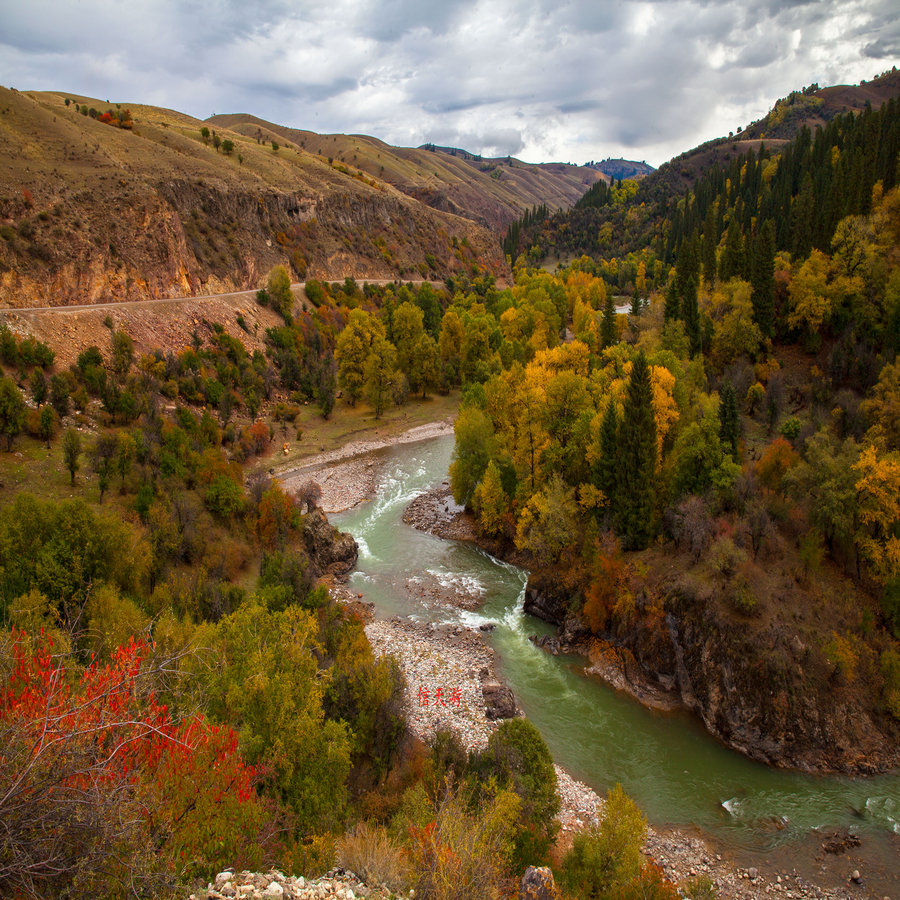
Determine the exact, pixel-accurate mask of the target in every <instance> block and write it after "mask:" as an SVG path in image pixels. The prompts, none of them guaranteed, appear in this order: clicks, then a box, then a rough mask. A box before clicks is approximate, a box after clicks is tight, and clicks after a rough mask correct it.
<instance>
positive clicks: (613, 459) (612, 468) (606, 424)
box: [595, 398, 619, 508]
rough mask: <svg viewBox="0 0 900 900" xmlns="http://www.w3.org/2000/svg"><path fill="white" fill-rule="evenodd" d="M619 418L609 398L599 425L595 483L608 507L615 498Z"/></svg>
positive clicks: (612, 504) (613, 503)
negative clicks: (601, 422)
mask: <svg viewBox="0 0 900 900" xmlns="http://www.w3.org/2000/svg"><path fill="white" fill-rule="evenodd" d="M618 432H619V419H618V416H617V415H616V404H615V403H614V402H613V400H612V398H610V400H609V403H607V404H606V412H605V413H603V424H602V425H601V426H600V459H599V460H598V461H597V464H596V468H595V471H596V478H595V483H596V485H597V487H598V488H600V490H601V491H603V493H604V494H605V495H606V500H607V503H608V505H609V507H610V508H614V506H615V500H616V483H617V482H618V478H619V476H618V471H617V467H618V464H617V451H616V446H617V443H618Z"/></svg>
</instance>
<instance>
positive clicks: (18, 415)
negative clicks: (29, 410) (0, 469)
mask: <svg viewBox="0 0 900 900" xmlns="http://www.w3.org/2000/svg"><path fill="white" fill-rule="evenodd" d="M25 409H26V407H25V398H24V397H23V396H22V392H21V391H20V390H19V389H18V388H17V387H16V383H15V382H14V381H13V380H12V378H0V434H2V435H3V436H4V437H5V438H6V449H7V450H12V445H13V440H14V439H15V438H16V437H17V436H18V435H19V434H21V432H22V429H23V428H24V427H25Z"/></svg>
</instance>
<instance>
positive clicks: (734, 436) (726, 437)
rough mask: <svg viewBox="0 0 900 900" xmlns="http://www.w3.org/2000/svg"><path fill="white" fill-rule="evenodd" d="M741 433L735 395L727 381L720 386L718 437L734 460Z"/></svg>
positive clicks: (732, 387)
mask: <svg viewBox="0 0 900 900" xmlns="http://www.w3.org/2000/svg"><path fill="white" fill-rule="evenodd" d="M740 434H741V422H740V419H739V418H738V408H737V396H736V395H735V392H734V386H733V385H732V384H731V382H730V381H729V382H728V383H727V384H726V385H725V387H723V388H722V397H721V399H720V401H719V438H720V439H721V441H722V446H723V447H724V448H725V449H726V450H728V452H729V453H731V456H732V458H734V459H735V460H736V459H737V456H738V438H739V437H740Z"/></svg>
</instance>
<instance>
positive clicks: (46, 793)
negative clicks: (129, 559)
mask: <svg viewBox="0 0 900 900" xmlns="http://www.w3.org/2000/svg"><path fill="white" fill-rule="evenodd" d="M7 638H8V639H9V647H8V650H9V652H8V653H5V654H4V655H5V656H6V658H7V660H8V661H9V662H10V663H11V667H10V671H9V673H8V675H7V677H6V678H5V679H4V682H3V683H2V686H0V818H2V820H3V822H4V829H3V831H2V833H0V894H6V892H7V891H9V890H11V891H12V892H13V893H16V892H19V891H22V892H25V893H27V894H33V895H42V894H44V893H48V894H54V893H58V892H59V891H60V890H63V889H65V891H66V892H67V893H72V894H77V893H79V892H81V891H84V892H90V891H97V890H100V887H99V886H100V885H101V884H109V883H111V882H121V881H123V880H125V879H128V880H130V881H133V880H134V878H135V877H140V878H143V879H163V880H169V881H171V879H172V878H174V877H177V876H182V875H185V874H192V875H193V874H199V873H201V872H203V873H206V872H209V871H214V870H215V867H216V865H218V864H219V862H224V861H225V857H227V858H228V859H230V858H231V856H233V855H240V854H241V853H245V855H246V849H247V848H248V847H249V846H250V843H251V841H253V839H254V838H255V836H256V834H257V833H258V830H259V826H260V821H261V810H260V807H259V804H258V801H257V800H256V797H255V794H254V791H253V782H254V778H255V775H256V773H255V770H254V769H253V767H252V766H248V765H247V764H246V763H245V762H244V760H243V758H242V756H241V754H240V752H239V750H238V745H237V736H236V735H235V734H234V733H233V732H232V731H231V729H227V728H218V727H215V726H213V725H211V724H210V723H209V722H207V721H205V720H204V719H203V718H202V717H200V716H195V717H192V718H189V719H187V720H185V721H180V722H179V721H176V720H175V719H174V718H173V717H172V716H171V715H170V713H169V711H168V709H167V707H166V706H165V704H163V703H161V702H160V701H159V699H158V698H157V696H156V695H155V693H154V692H153V690H152V675H153V674H154V669H153V661H152V651H153V648H152V646H151V645H149V644H147V643H145V642H143V641H136V640H134V639H132V640H131V641H129V643H128V644H127V645H126V646H123V647H120V648H119V649H118V650H117V651H116V653H115V655H114V657H113V659H112V660H111V661H110V662H109V663H106V664H101V663H99V662H98V661H96V660H94V661H93V662H92V663H91V665H90V666H88V667H87V669H85V670H84V671H82V672H80V673H76V672H73V671H70V670H69V667H67V662H69V659H68V658H67V655H64V654H54V647H53V643H52V641H50V640H49V639H48V638H46V637H45V636H44V635H43V634H41V636H40V637H38V638H36V639H31V638H29V636H28V635H27V634H26V633H25V632H21V631H13V632H12V633H11V634H10V633H7ZM5 649H6V648H5ZM79 879H80V881H79ZM88 882H89V883H88ZM101 892H102V891H101Z"/></svg>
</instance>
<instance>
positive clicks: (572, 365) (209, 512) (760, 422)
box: [0, 101, 900, 898]
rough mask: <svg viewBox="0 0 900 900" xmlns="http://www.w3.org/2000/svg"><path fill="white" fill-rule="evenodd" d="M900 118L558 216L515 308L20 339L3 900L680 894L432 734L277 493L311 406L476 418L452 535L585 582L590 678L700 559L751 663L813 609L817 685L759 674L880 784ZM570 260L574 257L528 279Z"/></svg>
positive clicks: (365, 292) (533, 750) (512, 741)
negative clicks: (248, 337) (178, 341)
mask: <svg viewBox="0 0 900 900" xmlns="http://www.w3.org/2000/svg"><path fill="white" fill-rule="evenodd" d="M898 114H900V113H898V107H897V104H896V102H895V101H891V103H889V104H887V105H886V106H885V107H884V108H882V109H881V110H871V109H869V110H866V111H865V112H864V113H862V114H860V115H858V116H852V115H847V116H842V117H839V118H837V119H835V120H834V121H833V122H831V123H830V124H829V125H828V126H827V127H826V128H824V129H822V130H820V131H818V132H817V133H816V134H815V135H813V134H811V133H809V132H808V131H803V132H801V133H800V135H799V136H798V137H797V138H796V139H795V140H794V141H792V142H790V143H787V144H785V145H783V146H781V147H780V148H778V150H777V151H775V150H770V149H767V148H765V147H761V148H760V149H759V151H758V152H757V151H754V150H752V149H750V150H748V151H747V152H746V153H744V154H740V155H738V156H736V157H735V158H734V159H733V160H732V161H731V163H730V165H729V166H728V167H726V168H717V169H714V170H711V171H709V172H708V173H706V174H705V175H704V176H703V177H702V178H701V179H700V180H699V181H698V182H697V183H696V185H695V186H694V188H693V189H692V190H691V191H690V192H688V194H686V195H684V196H677V197H675V196H667V195H666V194H665V192H662V193H660V194H659V195H654V194H652V193H651V192H650V187H645V185H648V184H649V181H645V182H643V183H642V184H640V185H639V184H637V183H636V182H628V181H625V182H622V183H621V184H616V185H613V186H612V187H606V186H605V185H603V186H600V185H598V186H597V187H596V188H595V189H592V190H591V191H589V192H588V194H587V195H585V198H584V200H583V201H582V203H581V204H579V206H578V207H577V208H576V210H575V211H574V212H573V213H572V214H571V215H570V216H569V217H560V216H553V215H549V212H548V210H546V209H540V208H538V209H535V210H533V211H532V212H531V213H529V215H528V216H527V217H526V221H524V222H523V223H522V224H520V226H518V228H517V230H514V231H511V232H510V237H509V241H510V246H512V242H513V238H515V243H516V246H517V247H518V248H519V249H520V250H523V251H524V252H522V253H521V254H520V255H518V257H517V261H516V264H515V270H514V271H515V278H514V283H513V284H512V285H510V286H508V287H501V286H499V285H498V284H497V283H496V281H495V280H494V278H493V277H491V276H490V275H481V274H475V273H474V272H473V274H472V275H471V276H458V277H453V278H448V279H447V281H446V283H445V284H444V285H443V286H440V287H437V286H434V285H432V284H428V283H423V284H421V285H402V284H393V285H387V286H383V287H375V286H372V285H365V286H362V287H360V286H359V285H358V284H357V283H356V282H355V281H354V280H353V279H349V278H348V279H346V281H344V282H342V283H335V284H327V283H324V282H321V283H320V282H316V281H309V282H307V284H306V289H305V298H304V301H303V303H302V304H301V305H297V304H295V303H294V301H293V298H292V295H291V292H290V278H289V276H288V274H287V272H286V271H285V270H284V269H282V268H280V267H278V268H276V269H274V270H273V271H272V273H271V275H270V276H269V280H268V284H267V286H266V288H265V289H263V290H261V291H260V292H259V294H258V295H257V302H258V303H260V304H264V305H266V306H269V307H271V308H274V309H276V310H277V311H278V312H279V313H280V314H281V318H282V320H283V324H282V325H279V326H277V327H273V328H270V329H269V330H268V332H267V334H266V352H261V351H258V350H257V351H255V352H252V353H250V352H248V350H247V349H246V347H245V345H244V343H243V342H242V340H241V334H239V333H238V334H230V333H229V332H228V331H227V330H226V329H225V328H223V327H222V326H221V325H220V324H218V323H215V322H206V321H204V322H202V323H200V324H199V325H198V326H197V328H196V329H195V331H194V334H193V337H192V340H191V344H190V346H186V347H182V348H158V349H155V350H153V351H151V352H147V353H140V354H138V353H137V352H136V351H135V347H134V343H133V341H132V339H131V337H130V336H129V335H128V334H127V333H126V332H125V331H123V330H117V329H116V328H115V327H114V325H113V323H112V320H111V319H110V320H109V321H108V331H109V334H108V336H106V340H105V341H99V340H98V343H97V345H96V346H89V347H85V348H83V349H80V352H79V355H78V357H77V361H76V362H75V363H74V364H73V365H71V366H70V367H63V366H61V365H58V364H57V363H56V361H55V357H54V353H53V351H52V350H51V349H50V348H49V347H47V346H46V345H44V344H41V343H40V342H36V341H34V340H32V339H29V338H22V337H20V336H17V335H16V334H15V333H14V332H13V331H11V330H10V329H9V328H7V327H6V326H2V327H0V363H2V366H3V372H4V374H3V376H2V378H0V433H2V435H3V437H4V438H5V444H6V450H7V452H6V453H5V454H4V457H5V459H4V460H3V462H4V465H5V466H7V465H8V466H9V472H10V473H11V474H15V473H18V475H21V476H22V477H24V478H25V479H26V481H27V482H28V486H27V489H26V490H21V491H18V492H17V493H16V494H15V496H13V497H11V498H5V502H4V504H3V506H2V508H0V619H2V622H3V625H4V630H3V633H2V636H0V640H2V642H3V644H4V646H3V651H2V653H0V665H2V669H0V681H2V692H0V747H2V750H0V760H2V763H3V764H2V766H0V815H2V819H3V822H4V832H3V836H2V838H0V887H2V889H3V891H4V892H5V891H12V892H25V893H28V894H32V895H36V896H62V895H65V896H73V897H74V896H90V895H97V894H102V895H105V896H118V895H123V896H124V895H125V894H126V893H132V892H134V891H135V890H136V891H137V892H138V893H141V894H146V895H152V894H166V893H169V894H170V893H171V892H172V891H174V890H175V889H176V887H177V886H178V885H183V884H185V883H188V882H190V880H191V879H192V878H195V877H200V878H210V877H212V876H213V875H214V874H215V872H216V871H217V870H218V869H219V868H220V867H222V866H224V865H226V864H228V865H239V866H246V867H248V868H254V867H257V866H260V865H263V864H275V863H277V864H278V865H279V866H281V867H283V868H284V869H285V871H296V872H304V871H309V870H311V869H317V868H318V869H323V870H324V869H326V868H328V866H329V865H330V864H331V863H330V861H331V860H332V859H333V858H335V854H337V859H338V860H344V862H345V864H346V865H347V866H348V867H353V869H354V871H357V872H358V874H361V875H366V874H367V872H366V870H365V869H366V867H367V866H368V867H369V872H368V874H370V875H371V877H372V878H373V879H376V880H377V881H378V882H379V883H385V884H388V885H389V887H390V888H391V890H392V891H396V892H400V891H403V892H407V891H409V889H410V888H413V889H415V890H417V891H418V892H419V895H420V896H422V897H439V898H452V897H460V898H462V897H482V896H484V897H488V896H493V895H494V894H495V893H496V892H497V891H498V890H499V889H500V886H501V885H503V884H508V883H509V879H510V878H514V877H515V876H517V875H519V874H521V872H522V870H523V869H524V866H525V865H527V864H538V863H541V862H553V864H554V866H555V868H556V870H557V873H558V875H559V877H560V880H561V883H562V885H563V887H564V889H565V890H566V891H567V892H568V895H569V896H572V897H577V896H586V895H590V896H595V897H610V898H612V897H617V898H630V897H660V898H664V897H674V896H676V894H675V893H674V890H675V889H674V887H673V886H672V885H670V884H668V883H666V882H665V881H664V879H663V878H662V876H661V874H660V872H659V871H658V870H656V869H655V868H654V867H653V866H652V865H650V864H649V863H646V862H645V861H644V859H643V857H642V856H641V854H640V852H639V848H640V843H641V838H642V835H643V833H644V828H645V823H644V821H643V819H642V817H641V815H640V813H639V811H638V810H637V808H636V807H635V806H634V804H633V802H632V801H630V800H629V799H628V798H627V797H625V796H624V795H622V793H621V791H616V790H614V791H611V792H610V795H609V797H608V805H609V809H610V811H611V813H610V815H608V816H607V817H605V818H604V820H603V822H602V823H601V825H600V826H598V827H597V828H595V829H593V830H587V831H585V832H584V833H583V834H582V835H580V836H579V837H578V838H576V839H575V841H574V844H573V845H572V846H571V847H570V848H569V849H568V851H567V853H566V854H565V855H562V854H560V853H558V852H557V851H556V850H555V849H554V842H555V839H556V837H557V835H556V829H555V826H554V824H553V814H554V813H555V811H556V810H557V809H558V806H559V798H558V795H557V792H556V787H555V774H554V773H553V768H552V760H551V758H550V754H549V751H548V750H547V747H546V745H545V744H544V742H543V740H542V739H541V737H540V734H539V733H538V732H537V730H536V728H534V727H533V726H532V725H530V723H528V722H527V721H525V720H521V719H519V720H511V721H509V722H506V723H505V724H503V725H502V726H501V727H500V728H499V729H498V730H497V731H496V732H495V733H494V735H493V737H492V738H491V740H490V743H489V745H488V747H487V749H486V750H484V751H483V752H481V753H473V754H469V755H467V754H466V753H465V751H464V750H463V749H462V747H461V746H459V744H458V742H456V741H455V740H454V739H453V738H452V737H451V736H449V735H439V737H438V738H437V739H436V740H435V741H434V742H433V744H432V745H431V746H425V745H422V744H421V743H419V742H417V741H415V740H414V739H412V738H411V737H410V736H409V734H408V732H407V730H406V728H405V723H404V719H403V714H402V690H403V683H402V677H401V676H400V673H399V671H398V669H397V667H396V664H394V663H393V662H392V661H391V660H390V659H379V660H376V659H375V658H374V656H373V654H372V651H371V648H370V647H369V645H368V642H367V640H366V638H365V634H364V631H363V625H362V620H361V618H360V616H359V615H358V613H357V612H356V611H355V610H354V609H353V608H352V607H348V606H344V605H340V604H338V603H337V602H336V601H335V600H334V599H332V598H331V596H330V595H329V593H328V591H327V589H326V588H324V587H323V586H322V585H321V584H318V583H317V579H318V578H319V577H320V576H321V575H323V574H325V568H326V567H327V565H326V563H325V562H323V560H321V559H318V558H317V556H316V550H315V548H316V546H317V545H318V543H319V541H318V539H317V537H316V536H317V535H319V534H321V533H322V529H323V528H324V529H326V533H327V534H328V535H329V539H330V540H337V539H338V537H337V535H334V534H333V532H332V531H331V530H329V529H330V526H328V525H327V522H324V523H323V515H322V513H321V511H319V510H317V508H316V503H317V499H318V493H317V491H318V488H317V486H316V485H315V484H314V483H308V484H307V485H305V486H304V487H303V488H302V489H301V490H300V491H299V492H297V493H296V494H289V493H288V492H287V491H286V490H285V489H284V488H283V486H282V485H281V484H280V483H279V482H278V480H277V479H274V478H272V477H270V476H269V475H268V474H266V467H265V464H264V463H263V464H261V463H262V461H263V460H265V459H266V456H267V454H269V453H271V451H272V447H273V443H274V442H275V441H276V438H277V435H278V434H279V433H280V434H281V435H282V436H283V437H284V436H286V435H287V434H288V433H289V432H291V433H293V434H297V431H296V429H297V426H296V424H295V423H296V421H297V418H298V415H299V413H300V409H301V407H304V406H306V405H308V404H314V405H315V406H316V408H317V410H318V414H319V416H320V417H321V419H322V421H325V420H327V419H329V417H331V416H339V415H342V414H344V413H345V412H346V410H347V409H349V408H352V407H358V406H362V405H365V406H367V408H368V409H370V410H371V413H372V415H373V416H374V417H375V418H376V419H377V418H379V417H380V416H381V415H383V414H384V413H385V411H386V410H387V409H388V408H389V407H391V406H399V405H404V404H413V403H418V402H421V400H422V398H425V397H427V396H429V395H430V394H433V393H435V392H441V393H451V392H454V391H457V392H459V396H460V410H459V415H458V417H457V420H456V425H455V432H456V448H455V452H454V459H453V463H452V466H451V470H450V478H451V485H452V491H453V494H454V497H455V499H456V500H457V502H459V503H460V504H464V505H465V506H466V507H468V508H469V509H471V510H472V511H473V512H474V515H475V517H476V521H477V525H478V528H479V530H480V533H481V535H482V536H483V538H484V539H485V540H486V541H492V542H494V545H496V546H500V545H502V546H505V547H506V548H507V550H508V551H509V552H513V551H515V552H517V553H519V554H521V557H520V558H521V559H523V560H525V561H526V562H527V563H528V567H529V568H530V569H531V570H532V571H533V572H536V573H545V574H547V573H549V574H550V575H552V576H555V577H557V579H558V580H559V581H560V582H561V583H562V585H563V586H564V589H565V594H566V603H567V607H568V609H567V613H568V614H571V615H572V616H574V617H576V618H577V619H578V621H579V622H580V623H581V624H582V626H583V628H584V631H585V633H586V635H587V636H588V638H589V640H590V641H593V642H594V644H593V646H594V647H595V649H596V650H597V652H613V653H618V654H623V653H630V654H631V655H632V656H633V657H635V656H636V657H640V658H641V660H642V662H643V663H645V664H646V665H648V666H650V663H651V662H652V660H649V656H650V655H652V654H650V651H648V650H647V647H648V646H656V644H655V643H654V642H657V643H658V642H659V641H660V640H661V638H662V636H663V634H664V624H663V623H664V619H665V616H666V614H667V613H669V612H671V611H672V609H673V606H672V604H673V603H674V602H675V600H674V599H673V596H674V592H673V590H672V588H671V585H667V584H666V582H665V581H664V580H663V579H662V578H661V577H660V572H661V571H662V569H663V568H664V562H665V561H666V560H671V559H672V558H673V557H674V558H676V559H677V560H678V563H679V565H680V566H681V567H682V569H683V570H684V572H685V573H687V576H689V577H690V578H691V579H693V581H692V584H693V585H694V587H695V588H696V587H697V586H701V587H704V586H705V588H706V589H707V593H708V594H709V597H710V598H711V599H710V600H709V602H711V603H713V604H715V606H716V608H717V609H718V610H719V613H720V614H721V615H722V616H723V617H724V618H725V619H726V620H727V621H729V622H731V623H732V624H733V623H737V624H738V625H740V626H741V627H742V628H744V629H745V630H746V631H748V632H749V633H753V629H755V628H758V627H763V626H764V625H765V626H768V625H769V624H770V623H771V622H772V621H777V622H779V623H782V624H786V623H795V622H796V621H797V616H798V615H800V611H802V613H803V621H804V625H803V629H804V630H803V632H802V634H803V646H804V648H805V650H804V653H805V656H804V674H803V676H802V678H803V680H802V681H799V682H798V681H792V680H791V679H792V677H793V676H791V675H790V674H789V673H786V672H784V671H782V669H781V668H779V667H780V666H781V665H782V664H781V662H780V661H779V660H777V659H774V658H769V657H766V658H764V659H762V660H761V661H760V660H751V662H754V663H755V662H760V664H761V665H764V666H768V667H770V668H769V670H771V671H773V672H774V671H776V670H777V671H778V673H779V674H778V676H777V679H776V681H775V683H776V685H777V687H778V688H779V690H778V692H777V694H776V695H775V696H774V697H773V699H772V701H771V702H772V703H773V704H778V706H779V710H780V712H779V713H778V714H779V715H782V716H787V717H791V716H794V715H797V714H799V713H797V710H798V709H799V703H800V699H801V697H803V696H806V695H808V694H809V693H810V692H813V693H814V694H815V695H816V696H818V697H826V696H836V697H842V698H845V699H846V698H849V699H850V700H852V702H854V703H856V704H858V706H859V707H860V708H861V709H862V710H863V711H864V713H865V715H867V716H868V717H869V719H870V721H872V722H873V723H874V725H875V730H876V731H877V733H878V734H879V735H880V736H882V737H883V744H882V745H879V748H876V749H877V750H878V752H875V753H873V755H872V759H873V760H874V761H875V763H880V762H884V763H885V764H887V763H890V762H891V760H890V759H889V758H888V755H887V753H886V751H885V752H882V751H884V747H885V746H887V747H890V746H896V744H897V737H898V735H900V643H898V639H900V363H898V362H897V358H896V354H897V348H898V344H900V187H898V156H900V144H898V140H900V131H898V128H900V125H898ZM549 246H553V247H556V248H559V249H562V250H565V251H567V252H573V253H577V254H578V255H576V256H575V258H573V259H572V260H571V262H569V263H568V264H567V265H565V266H562V267H560V268H558V269H557V271H555V272H552V273H551V272H548V271H546V270H543V269H540V268H537V267H535V265H534V264H535V263H536V262H537V261H538V260H539V259H540V257H541V255H542V254H543V252H544V249H545V248H546V247H549ZM526 247H527V249H526ZM624 298H627V300H628V301H630V312H629V313H628V314H627V315H626V314H617V312H616V308H615V307H616V304H617V303H620V304H621V302H622V300H623V299H624ZM238 324H239V325H241V327H242V328H245V330H246V327H247V326H246V325H245V324H241V322H239V323H238ZM301 437H302V435H301V434H297V438H298V440H299V439H300V438H301ZM10 451H16V452H18V453H21V454H24V456H23V458H25V459H26V460H27V462H16V461H15V460H17V459H18V457H17V456H16V455H15V453H13V452H10ZM23 473H24V474H23ZM88 473H89V474H90V478H89V479H88V478H86V477H85V476H86V475H87V474H88ZM18 475H17V477H18ZM773 573H775V574H773ZM775 575H777V576H778V577H780V578H782V580H787V581H789V582H790V590H789V592H788V593H787V594H785V595H783V596H782V595H779V596H775V595H773V594H772V593H770V592H769V591H768V590H767V588H768V586H769V585H770V584H771V583H772V579H773V578H774V577H775ZM790 627H791V628H795V629H797V632H796V633H797V634H799V633H800V631H799V626H796V624H791V625H790ZM642 654H644V655H643V656H642ZM769 670H767V671H769ZM823 702H825V701H824V700H823ZM879 753H880V755H879ZM831 762H832V763H833V764H834V765H836V766H838V767H840V765H841V764H842V763H841V761H840V760H838V761H837V762H834V761H831ZM875 763H873V764H875ZM894 764H896V761H894ZM135 885H137V887H136V888H135Z"/></svg>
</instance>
